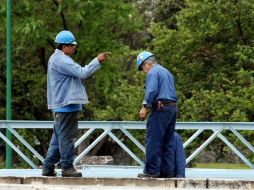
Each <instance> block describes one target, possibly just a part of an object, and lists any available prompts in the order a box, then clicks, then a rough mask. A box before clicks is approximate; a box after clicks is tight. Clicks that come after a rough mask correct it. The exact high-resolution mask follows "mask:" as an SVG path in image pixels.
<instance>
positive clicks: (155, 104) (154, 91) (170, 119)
mask: <svg viewBox="0 0 254 190" xmlns="http://www.w3.org/2000/svg"><path fill="white" fill-rule="evenodd" d="M137 65H138V70H139V71H143V72H144V73H145V74H146V85H145V97H144V100H143V103H142V108H141V109H140V112H139V117H140V119H141V120H144V119H145V118H146V116H147V113H148V111H149V110H150V111H151V114H150V115H149V118H148V120H147V124H146V128H147V134H146V159H145V168H144V171H143V173H141V174H139V175H138V177H174V168H175V166H174V164H175V160H174V157H173V156H172V154H173V149H174V147H173V144H172V143H171V141H172V139H173V134H174V131H175V124H176V118H177V96H176V90H175V84H174V77H173V75H172V74H171V73H170V72H169V71H168V70H167V69H165V68H164V67H162V66H161V65H160V64H159V63H158V62H157V60H156V58H155V56H154V54H153V53H151V52H148V51H143V52H141V53H140V54H139V55H138V56H137Z"/></svg>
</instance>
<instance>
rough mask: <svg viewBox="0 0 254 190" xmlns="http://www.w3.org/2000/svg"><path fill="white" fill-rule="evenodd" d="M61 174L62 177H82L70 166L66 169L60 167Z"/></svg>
mask: <svg viewBox="0 0 254 190" xmlns="http://www.w3.org/2000/svg"><path fill="white" fill-rule="evenodd" d="M62 176H63V177H82V173H81V172H77V170H76V169H75V168H74V167H72V168H68V169H62Z"/></svg>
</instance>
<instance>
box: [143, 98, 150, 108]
mask: <svg viewBox="0 0 254 190" xmlns="http://www.w3.org/2000/svg"><path fill="white" fill-rule="evenodd" d="M142 105H143V106H144V107H145V108H151V107H152V105H151V104H148V103H147V101H145V100H143V102H142Z"/></svg>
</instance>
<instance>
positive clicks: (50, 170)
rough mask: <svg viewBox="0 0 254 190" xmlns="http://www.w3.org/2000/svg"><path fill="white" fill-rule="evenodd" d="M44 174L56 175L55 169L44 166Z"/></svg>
mask: <svg viewBox="0 0 254 190" xmlns="http://www.w3.org/2000/svg"><path fill="white" fill-rule="evenodd" d="M42 176H56V172H55V169H47V168H43V169H42Z"/></svg>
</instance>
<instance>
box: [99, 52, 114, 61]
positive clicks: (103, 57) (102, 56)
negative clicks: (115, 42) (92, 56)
mask: <svg viewBox="0 0 254 190" xmlns="http://www.w3.org/2000/svg"><path fill="white" fill-rule="evenodd" d="M110 54H111V52H105V53H100V54H99V55H98V56H97V59H98V61H99V62H100V63H102V62H103V61H105V60H106V59H107V58H108V56H109V55H110Z"/></svg>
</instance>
